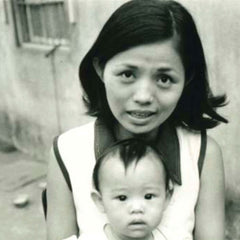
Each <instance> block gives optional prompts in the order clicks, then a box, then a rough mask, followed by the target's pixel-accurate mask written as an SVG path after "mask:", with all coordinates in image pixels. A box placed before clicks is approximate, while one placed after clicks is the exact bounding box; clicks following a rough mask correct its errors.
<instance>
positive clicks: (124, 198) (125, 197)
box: [117, 195, 127, 202]
mask: <svg viewBox="0 0 240 240" xmlns="http://www.w3.org/2000/svg"><path fill="white" fill-rule="evenodd" d="M117 199H118V200H120V201H122V202H123V201H126V200H127V196H126V195H119V196H118V197H117Z"/></svg>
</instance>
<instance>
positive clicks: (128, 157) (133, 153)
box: [93, 138, 169, 191]
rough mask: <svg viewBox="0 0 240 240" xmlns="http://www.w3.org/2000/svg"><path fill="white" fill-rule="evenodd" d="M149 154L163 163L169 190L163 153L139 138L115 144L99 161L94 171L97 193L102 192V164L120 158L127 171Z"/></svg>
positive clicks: (94, 183)
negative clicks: (113, 157)
mask: <svg viewBox="0 0 240 240" xmlns="http://www.w3.org/2000/svg"><path fill="white" fill-rule="evenodd" d="M148 153H153V154H154V155H156V157H157V158H158V159H159V161H161V162H162V164H163V167H164V170H165V182H166V189H167V188H168V181H169V174H168V171H167V169H166V165H165V163H164V161H163V157H162V155H161V153H160V152H159V151H158V150H157V149H156V148H155V147H154V146H153V145H152V144H150V143H148V142H146V141H144V140H142V139H137V138H131V139H127V140H122V141H118V142H116V143H114V144H113V145H112V146H111V147H110V148H108V149H107V151H105V152H104V153H103V154H102V155H101V156H100V157H99V158H98V159H97V162H96V165H95V167H94V170H93V185H94V188H95V189H96V190H97V191H100V184H99V170H100V168H101V166H102V163H103V162H104V161H105V160H106V159H108V158H109V157H112V156H116V155H118V156H119V159H120V160H121V161H122V163H123V164H124V168H125V169H127V168H128V166H129V165H130V164H131V163H134V162H135V164H136V165H137V163H138V162H139V161H140V160H141V159H142V158H143V157H144V156H146V155H147V154H148Z"/></svg>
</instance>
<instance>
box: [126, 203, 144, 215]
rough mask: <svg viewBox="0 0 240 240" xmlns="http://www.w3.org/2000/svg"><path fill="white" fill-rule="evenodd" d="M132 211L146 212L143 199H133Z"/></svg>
mask: <svg viewBox="0 0 240 240" xmlns="http://www.w3.org/2000/svg"><path fill="white" fill-rule="evenodd" d="M129 209H130V213H131V214H134V213H135V214H136V213H144V204H143V203H142V201H138V200H136V201H133V202H132V203H131V205H130V208H129Z"/></svg>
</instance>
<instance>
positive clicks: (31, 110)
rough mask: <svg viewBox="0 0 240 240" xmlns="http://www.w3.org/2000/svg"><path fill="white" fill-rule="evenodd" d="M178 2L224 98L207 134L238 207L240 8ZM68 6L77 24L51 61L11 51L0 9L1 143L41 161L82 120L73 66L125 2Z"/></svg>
mask: <svg viewBox="0 0 240 240" xmlns="http://www.w3.org/2000/svg"><path fill="white" fill-rule="evenodd" d="M179 1H180V2H181V3H183V4H184V5H185V6H186V7H187V8H188V9H189V10H190V11H191V12H192V15H193V16H194V18H195V20H196V23H197V26H198V29H199V32H200V35H201V38H202V42H203V45H204V49H205V53H206V57H207V62H208V65H209V76H210V81H211V86H212V87H213V90H214V93H216V94H219V93H220V94H221V93H227V95H228V100H229V104H228V106H227V107H225V108H223V109H221V110H220V112H221V113H222V114H223V116H225V117H226V118H228V119H229V121H230V123H229V124H227V125H225V124H222V125H220V126H219V127H217V128H216V129H214V130H211V131H209V134H210V135H212V136H213V137H214V138H215V139H216V140H217V141H218V142H219V144H220V145H221V146H222V149H223V156H224V162H225V170H226V183H227V194H228V197H229V198H230V199H239V194H240V177H239V170H240V159H239V155H240V141H239V140H238V136H239V135H240V126H239V121H240V113H239V111H238V109H239V107H238V105H239V104H240V96H239V94H238V91H239V83H238V82H239V80H238V75H239V74H238V71H239V66H240V58H239V55H240V41H239V38H240V22H239V21H238V19H240V2H239V1H238V0H228V1H220V0H208V1H206V0H191V1H189V0H179ZM71 2H72V3H73V5H74V6H73V9H74V11H73V14H74V18H75V20H76V23H75V24H71V25H70V47H69V49H63V48H61V47H60V48H59V49H58V50H57V51H56V52H55V55H54V59H52V58H51V57H50V58H46V57H45V54H46V53H47V52H48V51H49V50H50V49H49V48H35V47H26V46H25V47H16V44H15V39H14V28H13V22H12V16H11V9H10V4H9V1H7V8H8V9H7V10H8V15H9V16H8V17H9V19H8V23H7V22H6V19H5V15H4V11H3V1H0V32H1V38H0V62H1V65H0V66H1V71H0V98H1V101H0V137H1V138H4V139H5V140H8V141H10V142H12V143H14V144H15V145H16V146H17V147H18V148H20V149H21V150H23V151H26V152H29V153H31V154H34V155H36V156H38V157H39V158H42V157H43V156H45V155H46V153H47V151H48V148H49V146H50V142H51V140H52V137H53V136H54V135H56V134H58V133H59V132H61V131H64V130H66V129H68V128H71V127H73V126H76V125H79V124H82V123H83V122H86V121H87V120H88V118H86V117H85V116H84V115H83V112H84V107H83V104H82V102H81V97H80V95H81V90H80V88H79V83H78V76H77V71H78V64H79V62H80V60H81V58H82V57H83V55H84V54H85V53H86V51H87V50H88V49H89V47H90V46H91V45H92V43H93V41H94V40H95V38H96V36H97V33H98V31H99V29H100V28H101V27H102V25H103V23H104V22H105V21H106V20H107V18H108V17H109V15H110V13H111V12H112V11H113V10H114V9H116V8H117V7H118V6H119V5H120V4H121V3H122V2H126V1H124V0H115V1H113V0H95V1H94V0H87V1H85V0H79V1H78V0H75V1H74V0H72V1H71ZM2 13H3V14H2ZM2 33H4V34H2ZM54 69H55V70H54Z"/></svg>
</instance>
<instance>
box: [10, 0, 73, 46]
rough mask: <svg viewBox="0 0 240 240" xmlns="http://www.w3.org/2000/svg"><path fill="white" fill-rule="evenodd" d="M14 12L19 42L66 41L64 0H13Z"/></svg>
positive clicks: (45, 42) (63, 42) (66, 29)
mask: <svg viewBox="0 0 240 240" xmlns="http://www.w3.org/2000/svg"><path fill="white" fill-rule="evenodd" d="M14 13H15V22H16V30H17V37H18V41H19V42H20V43H38V44H50V45H52V44H56V43H61V44H67V43H68V34H69V32H68V29H69V22H68V19H67V12H66V6H65V1H64V0H15V2H14Z"/></svg>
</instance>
